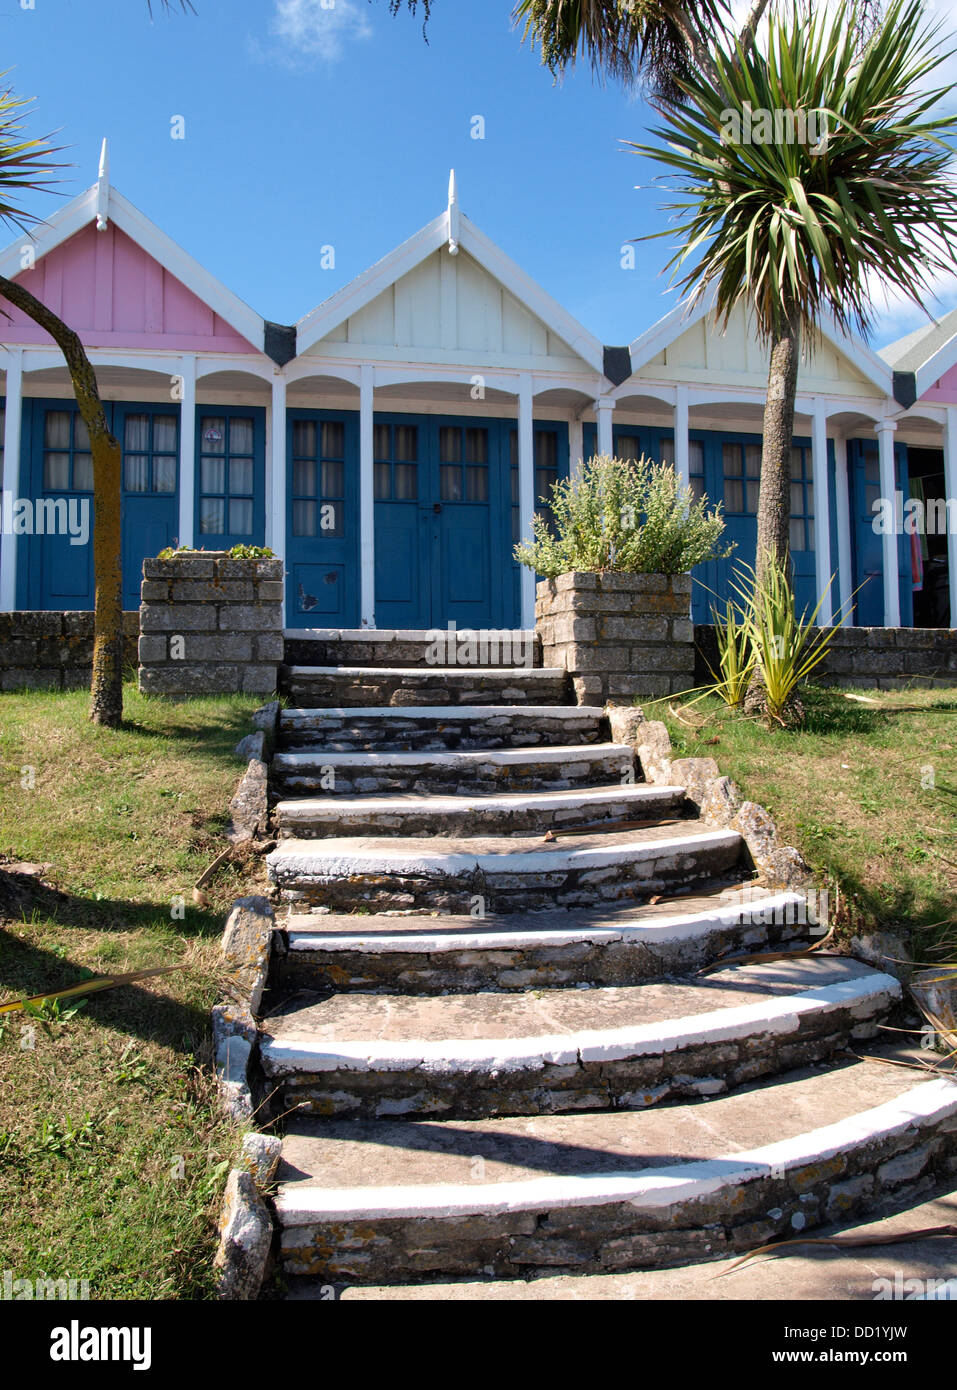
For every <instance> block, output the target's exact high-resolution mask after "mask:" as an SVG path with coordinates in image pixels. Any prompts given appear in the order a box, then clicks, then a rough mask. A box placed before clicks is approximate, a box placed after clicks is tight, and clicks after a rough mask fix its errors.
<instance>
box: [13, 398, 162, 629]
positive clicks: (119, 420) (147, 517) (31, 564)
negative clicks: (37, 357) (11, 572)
mask: <svg viewBox="0 0 957 1390" xmlns="http://www.w3.org/2000/svg"><path fill="white" fill-rule="evenodd" d="M104 410H105V412H106V418H107V423H108V424H109V426H110V428H111V429H112V430H113V433H114V434H115V435H116V437H117V439H118V440H119V442H120V445H121V448H122V450H123V462H122V494H121V508H122V564H123V606H124V608H126V609H128V610H131V609H136V608H138V607H139V604H140V581H141V579H142V573H143V560H144V558H145V557H146V556H148V555H156V554H157V553H158V551H160V550H162V549H163V547H164V546H167V545H171V544H172V543H173V542H174V541H175V539H176V530H177V520H178V508H179V503H178V476H179V407H178V406H175V405H172V404H171V405H168V406H155V405H144V404H130V403H122V404H111V403H107V404H105V405H104ZM22 449H23V453H22V458H23V465H22V476H23V477H24V479H26V480H28V482H27V486H28V491H29V496H30V497H31V499H33V501H34V502H36V501H43V502H46V503H49V504H52V505H55V506H57V507H59V506H61V505H65V506H66V507H67V508H69V513H68V515H69V516H74V515H75V516H77V517H79V516H80V512H79V511H78V509H79V508H84V509H85V512H84V515H85V516H86V519H87V522H88V528H89V529H88V534H87V535H86V537H85V538H84V539H83V543H77V542H78V541H79V540H80V538H79V537H76V536H70V535H69V534H63V529H62V528H58V533H57V534H49V527H48V526H47V528H46V531H47V533H46V534H35V535H30V536H28V535H25V536H22V537H21V542H20V546H19V547H18V563H17V588H18V595H19V599H18V601H19V603H20V605H21V607H24V608H37V609H54V610H55V609H67V610H69V609H78V610H88V609H91V608H92V607H93V603H94V583H93V531H92V528H93V521H94V513H93V459H92V455H91V453H90V441H89V436H88V434H87V431H86V426H85V425H84V423H83V419H82V417H81V415H80V412H79V410H78V408H77V406H76V403H75V402H74V401H63V400H28V401H25V402H24V413H23V441H22Z"/></svg>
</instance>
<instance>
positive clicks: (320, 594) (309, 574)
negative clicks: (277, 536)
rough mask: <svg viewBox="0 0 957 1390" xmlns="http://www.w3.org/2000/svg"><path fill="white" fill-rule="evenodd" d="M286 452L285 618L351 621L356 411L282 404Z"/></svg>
mask: <svg viewBox="0 0 957 1390" xmlns="http://www.w3.org/2000/svg"><path fill="white" fill-rule="evenodd" d="M324 427H325V428H324ZM286 459H287V465H286V466H287V489H286V492H287V502H286V555H285V559H286V624H287V626H288V627H290V628H295V627H357V626H358V623H359V527H358V512H359V417H358V413H357V412H356V411H348V410H346V411H336V410H299V409H295V410H292V409H291V410H288V411H287V412H286Z"/></svg>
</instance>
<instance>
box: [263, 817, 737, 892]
mask: <svg viewBox="0 0 957 1390" xmlns="http://www.w3.org/2000/svg"><path fill="white" fill-rule="evenodd" d="M689 824H694V822H689ZM369 838H373V837H369ZM403 843H406V842H404V841H402V840H399V841H397V845H398V846H401V845H402V844H403ZM740 844H741V836H740V835H739V834H738V832H737V831H736V830H698V831H692V832H686V833H685V834H683V835H662V836H660V837H659V838H657V839H648V840H629V841H628V842H627V843H626V844H622V845H607V846H604V845H603V846H598V845H596V846H589V847H587V848H583V849H553V850H516V851H515V852H514V853H509V852H504V853H503V852H499V853H495V852H489V853H488V854H474V853H473V854H467V853H463V852H461V851H458V852H456V851H445V852H443V851H442V850H438V851H432V852H430V851H428V850H423V849H416V850H409V849H402V848H398V847H397V848H396V849H387V848H386V847H385V846H382V845H377V846H375V847H373V846H369V847H365V846H364V845H363V839H362V837H357V838H356V839H349V838H348V837H336V838H333V839H328V840H293V839H289V840H283V841H281V842H280V844H279V845H278V846H277V848H276V849H274V850H273V851H272V853H271V854H269V855H268V856H267V858H266V863H267V864H268V865H269V866H270V867H275V868H277V869H278V868H281V869H283V871H284V872H286V873H290V872H291V873H295V874H297V875H299V876H300V877H302V878H306V877H307V876H308V875H310V874H321V875H322V876H323V877H327V876H330V875H332V876H335V877H342V876H344V875H350V874H369V873H402V874H407V875H408V874H425V875H436V874H441V875H443V876H450V875H455V876H457V875H459V874H470V873H475V872H477V871H478V872H481V873H484V874H486V875H487V876H488V877H489V878H499V877H503V876H504V877H509V876H513V875H517V874H548V873H551V874H559V873H571V872H574V871H577V870H587V869H600V868H607V867H611V866H613V865H619V864H624V863H636V862H637V863H641V862H644V861H645V860H648V859H660V858H662V857H667V856H675V857H677V856H680V855H689V854H699V853H702V852H704V851H707V850H711V849H732V848H734V847H735V846H737V845H740Z"/></svg>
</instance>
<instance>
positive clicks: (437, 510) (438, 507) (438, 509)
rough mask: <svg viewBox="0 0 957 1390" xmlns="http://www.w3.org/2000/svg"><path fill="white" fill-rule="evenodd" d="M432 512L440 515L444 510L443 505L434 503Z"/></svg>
mask: <svg viewBox="0 0 957 1390" xmlns="http://www.w3.org/2000/svg"><path fill="white" fill-rule="evenodd" d="M432 510H433V512H434V513H435V515H436V516H438V515H439V513H440V512H441V510H442V504H441V502H433V503H432Z"/></svg>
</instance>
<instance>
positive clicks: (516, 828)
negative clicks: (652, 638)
mask: <svg viewBox="0 0 957 1390" xmlns="http://www.w3.org/2000/svg"><path fill="white" fill-rule="evenodd" d="M684 796H685V792H684V788H683V787H662V786H649V785H646V784H645V783H643V782H639V783H638V784H637V785H636V786H633V787H586V788H584V789H583V790H581V791H574V792H567V791H559V792H555V791H551V792H498V793H493V794H490V795H486V796H426V795H423V794H416V793H414V792H413V793H404V792H392V793H390V794H387V795H385V796H354V797H330V796H324V797H322V796H317V797H300V798H298V799H296V800H293V801H280V802H279V804H278V805H277V806H276V807H275V811H274V814H275V818H276V823H277V826H278V828H279V834H280V835H282V836H287V835H294V836H298V837H299V838H300V839H312V838H324V837H325V836H329V835H416V836H421V835H456V836H458V835H514V834H529V833H534V832H536V831H537V832H539V833H541V834H544V832H545V831H547V830H551V829H556V830H559V829H561V828H562V827H563V826H576V827H578V828H579V829H581V828H582V827H586V826H590V825H598V824H600V823H601V822H603V821H626V820H642V819H656V818H659V817H665V816H667V817H672V818H673V817H675V816H677V815H680V814H681V807H682V803H683V801H684Z"/></svg>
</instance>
